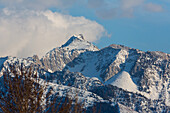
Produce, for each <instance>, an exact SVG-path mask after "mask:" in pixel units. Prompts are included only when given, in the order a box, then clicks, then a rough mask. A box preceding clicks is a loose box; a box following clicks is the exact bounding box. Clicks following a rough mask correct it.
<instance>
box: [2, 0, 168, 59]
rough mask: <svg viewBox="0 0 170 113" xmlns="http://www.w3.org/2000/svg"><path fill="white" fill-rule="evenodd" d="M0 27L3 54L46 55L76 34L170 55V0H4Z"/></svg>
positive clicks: (100, 42) (97, 41)
mask: <svg viewBox="0 0 170 113" xmlns="http://www.w3.org/2000/svg"><path fill="white" fill-rule="evenodd" d="M0 24H1V26H0V34H1V37H0V39H1V42H0V51H1V53H0V56H7V55H11V56H20V57H26V56H32V55H33V54H38V55H40V56H43V55H44V54H45V53H46V52H48V51H49V50H50V49H52V48H54V47H57V46H60V45H62V44H63V43H64V42H65V41H67V40H68V38H69V37H70V36H71V35H73V34H77V33H83V35H84V36H85V38H86V39H87V40H89V41H92V42H93V43H94V44H95V45H97V46H98V47H99V48H103V47H106V46H109V45H110V44H121V45H125V46H128V47H132V48H136V49H140V50H143V51H163V52H166V53H170V44H169V42H170V1H169V0H83V1H82V0H69V1H68V0H48V1H46V0H13V1H10V0H0ZM6 45H8V47H6Z"/></svg>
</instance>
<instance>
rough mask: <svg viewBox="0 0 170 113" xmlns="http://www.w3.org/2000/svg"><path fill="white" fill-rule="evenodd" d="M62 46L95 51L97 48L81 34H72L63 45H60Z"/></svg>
mask: <svg viewBox="0 0 170 113" xmlns="http://www.w3.org/2000/svg"><path fill="white" fill-rule="evenodd" d="M61 47H62V48H67V49H70V50H72V49H87V50H90V51H97V50H99V49H98V48H97V47H96V46H94V45H93V44H92V43H90V42H88V41H86V40H85V39H84V37H83V35H82V34H79V35H73V36H72V37H71V38H70V39H69V40H68V41H67V42H66V43H65V44H64V45H62V46H61Z"/></svg>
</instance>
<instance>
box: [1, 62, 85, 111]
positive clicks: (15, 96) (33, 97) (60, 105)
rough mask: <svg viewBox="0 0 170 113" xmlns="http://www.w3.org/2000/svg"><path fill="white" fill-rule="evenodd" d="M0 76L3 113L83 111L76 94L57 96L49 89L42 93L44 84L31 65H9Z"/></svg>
mask: <svg viewBox="0 0 170 113" xmlns="http://www.w3.org/2000/svg"><path fill="white" fill-rule="evenodd" d="M1 78H2V80H1V81H2V82H1V85H2V86H1V90H0V95H1V96H0V109H1V110H2V112H4V113H42V112H44V113H82V112H83V113H84V112H85V110H84V109H83V104H82V103H78V95H77V94H76V96H75V99H70V98H69V97H68V96H66V97H62V98H59V97H58V96H55V95H51V91H48V93H47V94H46V95H44V93H45V92H44V91H45V90H46V85H45V84H42V82H41V83H40V81H41V79H40V78H39V76H38V73H37V71H35V69H33V68H32V67H29V68H25V66H18V67H17V66H14V65H13V66H10V67H9V68H8V69H7V71H6V72H4V73H3V77H1ZM50 99H51V100H50ZM45 100H46V103H44V102H45ZM73 100H74V101H73Z"/></svg>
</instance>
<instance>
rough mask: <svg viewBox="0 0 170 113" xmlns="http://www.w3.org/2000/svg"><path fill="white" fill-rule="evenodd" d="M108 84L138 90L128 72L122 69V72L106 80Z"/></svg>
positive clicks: (128, 89)
mask: <svg viewBox="0 0 170 113" xmlns="http://www.w3.org/2000/svg"><path fill="white" fill-rule="evenodd" d="M105 84H106V85H108V84H111V85H113V86H117V87H119V88H122V89H125V90H127V91H132V92H137V86H136V84H135V83H134V82H133V81H132V79H131V76H130V75H129V73H128V72H126V71H122V72H121V73H119V74H117V75H115V76H113V77H112V78H111V79H109V80H108V81H106V82H105Z"/></svg>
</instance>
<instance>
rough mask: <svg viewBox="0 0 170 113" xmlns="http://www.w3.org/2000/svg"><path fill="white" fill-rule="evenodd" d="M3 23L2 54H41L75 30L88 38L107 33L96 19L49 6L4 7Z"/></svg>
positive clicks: (1, 12)
mask: <svg viewBox="0 0 170 113" xmlns="http://www.w3.org/2000/svg"><path fill="white" fill-rule="evenodd" d="M0 25H1V26H0V34H1V37H0V51H1V53H0V56H6V55H12V56H20V57H23V56H24V57H26V56H31V55H33V54H38V55H40V56H42V55H44V54H45V53H46V52H47V51H49V50H50V49H52V48H54V47H57V46H60V45H61V44H63V43H64V42H65V41H66V40H67V39H68V38H69V37H70V36H71V35H73V34H80V33H81V34H84V36H85V37H86V39H87V40H89V41H96V40H98V39H100V38H101V37H102V36H104V35H106V30H105V29H104V27H103V26H102V25H100V24H98V23H97V22H95V21H91V20H88V19H86V18H85V17H73V16H70V15H63V14H61V13H57V12H55V13H54V12H51V11H50V10H47V11H35V10H22V11H21V10H9V9H3V10H2V11H0Z"/></svg>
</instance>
